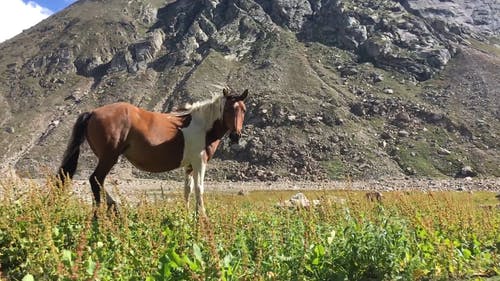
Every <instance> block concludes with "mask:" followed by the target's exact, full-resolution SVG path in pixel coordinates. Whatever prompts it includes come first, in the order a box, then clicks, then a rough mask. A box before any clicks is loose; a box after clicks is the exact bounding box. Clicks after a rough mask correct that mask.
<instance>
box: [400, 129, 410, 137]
mask: <svg viewBox="0 0 500 281" xmlns="http://www.w3.org/2000/svg"><path fill="white" fill-rule="evenodd" d="M409 135H410V133H409V132H408V131H405V130H400V131H398V136H400V137H403V138H406V137H408V136H409Z"/></svg>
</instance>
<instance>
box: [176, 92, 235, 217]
mask: <svg viewBox="0 0 500 281" xmlns="http://www.w3.org/2000/svg"><path fill="white" fill-rule="evenodd" d="M225 101H226V99H225V98H224V96H215V97H213V98H212V100H209V101H204V102H198V103H195V104H193V105H191V106H190V107H189V112H190V114H191V123H190V124H189V126H187V127H186V128H183V129H181V131H182V134H183V136H184V152H183V157H182V161H181V166H183V167H188V166H191V167H192V168H193V178H191V176H190V175H189V174H186V180H185V185H184V192H185V193H184V197H185V198H186V200H189V194H190V193H191V192H192V183H193V182H194V192H195V196H196V203H197V204H196V211H197V213H198V211H199V212H201V214H203V215H204V214H205V208H204V204H203V191H204V186H203V181H204V178H205V169H206V165H207V163H206V161H205V160H206V157H205V154H206V151H205V148H206V145H207V144H206V136H207V132H208V131H209V130H210V129H212V127H213V124H214V122H215V121H216V120H218V119H222V117H223V112H224V104H225Z"/></svg>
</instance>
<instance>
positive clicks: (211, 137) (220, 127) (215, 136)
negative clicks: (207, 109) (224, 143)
mask: <svg viewBox="0 0 500 281" xmlns="http://www.w3.org/2000/svg"><path fill="white" fill-rule="evenodd" d="M226 133H227V128H226V127H225V126H224V124H223V122H222V120H220V119H217V120H215V122H214V124H213V126H212V129H210V130H209V131H208V132H207V137H206V144H207V146H208V145H210V144H212V143H213V142H215V141H218V140H220V139H222V137H223V136H224V135H225V134H226Z"/></svg>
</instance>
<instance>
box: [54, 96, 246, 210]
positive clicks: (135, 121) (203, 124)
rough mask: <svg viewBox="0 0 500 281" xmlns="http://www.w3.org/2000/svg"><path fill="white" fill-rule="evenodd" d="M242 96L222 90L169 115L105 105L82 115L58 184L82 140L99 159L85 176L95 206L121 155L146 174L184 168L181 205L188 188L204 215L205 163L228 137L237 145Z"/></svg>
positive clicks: (70, 174) (69, 174) (74, 164)
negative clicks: (87, 178) (220, 93)
mask: <svg viewBox="0 0 500 281" xmlns="http://www.w3.org/2000/svg"><path fill="white" fill-rule="evenodd" d="M247 95H248V90H245V91H244V92H243V93H242V94H240V95H235V94H234V93H232V92H230V90H228V89H226V88H225V89H224V90H223V95H219V96H215V97H213V98H212V99H211V100H207V101H203V102H198V103H194V104H192V105H190V106H187V107H186V108H183V109H182V111H174V112H171V113H158V112H150V111H146V110H143V109H141V108H138V107H136V106H134V105H131V104H128V103H114V104H109V105H105V106H103V107H99V108H97V109H94V110H93V111H91V112H85V113H82V114H80V116H78V119H77V120H76V123H75V125H74V127H73V132H72V136H71V139H70V141H69V144H68V147H67V149H66V152H65V154H64V158H63V161H62V164H61V167H60V168H59V172H58V173H59V174H58V176H59V178H60V179H61V181H63V182H64V181H65V180H67V179H68V178H72V177H73V175H74V174H75V172H76V167H77V164H78V156H79V154H80V145H81V144H82V143H83V142H84V141H85V139H86V140H87V142H88V143H89V145H90V147H91V148H92V150H93V151H94V154H95V155H96V156H97V158H98V159H99V162H98V164H97V167H96V168H95V170H94V172H93V173H92V175H91V176H90V185H91V187H92V193H93V194H94V199H95V202H96V204H97V205H99V204H100V202H101V193H100V188H101V187H102V186H103V183H104V179H105V178H106V176H107V175H108V173H109V172H110V170H111V168H112V167H113V166H114V165H115V164H116V162H117V160H118V157H119V156H120V155H124V156H125V157H126V158H127V159H128V160H129V161H130V162H131V163H132V164H133V165H134V166H136V167H137V168H139V169H141V170H143V171H147V172H166V171H170V170H173V169H176V168H179V167H184V169H185V175H186V178H185V186H184V199H185V200H186V204H187V205H188V204H189V203H188V202H189V196H190V194H191V192H192V190H193V185H194V190H195V194H196V213H201V214H202V215H204V214H205V207H204V204H203V179H204V176H205V169H206V166H207V162H208V161H209V160H210V159H211V158H212V156H213V155H214V153H215V150H216V149H217V146H218V145H219V143H220V141H221V138H222V137H224V136H225V135H227V134H228V133H229V137H230V139H231V141H232V142H238V141H239V139H240V137H241V130H242V127H243V120H244V117H245V111H246V107H245V103H244V100H245V98H246V97H247ZM106 199H107V203H108V206H111V205H115V201H114V200H113V199H112V198H111V197H110V196H109V195H108V193H107V192H106Z"/></svg>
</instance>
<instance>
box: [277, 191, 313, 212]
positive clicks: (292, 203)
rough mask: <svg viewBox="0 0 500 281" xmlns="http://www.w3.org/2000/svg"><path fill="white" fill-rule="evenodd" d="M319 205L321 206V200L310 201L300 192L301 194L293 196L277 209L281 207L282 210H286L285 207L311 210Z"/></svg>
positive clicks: (281, 203)
mask: <svg viewBox="0 0 500 281" xmlns="http://www.w3.org/2000/svg"><path fill="white" fill-rule="evenodd" d="M318 205H320V201H319V200H309V199H307V197H306V196H305V195H304V194H303V193H301V192H299V193H297V194H295V195H294V196H292V197H291V198H290V199H289V200H287V201H283V202H279V203H278V204H277V207H281V208H284V207H286V208H292V207H295V208H309V207H315V206H318Z"/></svg>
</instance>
